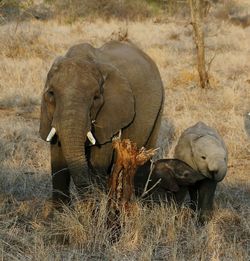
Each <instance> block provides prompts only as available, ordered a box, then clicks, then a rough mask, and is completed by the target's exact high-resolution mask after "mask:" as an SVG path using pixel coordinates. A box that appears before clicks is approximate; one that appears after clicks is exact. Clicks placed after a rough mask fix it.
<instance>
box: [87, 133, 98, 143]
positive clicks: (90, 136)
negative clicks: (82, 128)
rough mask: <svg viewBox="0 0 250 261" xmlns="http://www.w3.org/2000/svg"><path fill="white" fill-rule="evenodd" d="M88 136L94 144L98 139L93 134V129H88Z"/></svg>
mask: <svg viewBox="0 0 250 261" xmlns="http://www.w3.org/2000/svg"><path fill="white" fill-rule="evenodd" d="M87 137H88V139H89V141H90V142H91V143H92V144H93V145H95V143H96V140H95V138H94V136H93V134H92V133H91V131H88V133H87Z"/></svg>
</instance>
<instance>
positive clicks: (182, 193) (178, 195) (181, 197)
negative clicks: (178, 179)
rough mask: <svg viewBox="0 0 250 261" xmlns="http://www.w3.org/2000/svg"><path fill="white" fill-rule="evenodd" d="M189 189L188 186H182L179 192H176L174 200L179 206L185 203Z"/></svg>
mask: <svg viewBox="0 0 250 261" xmlns="http://www.w3.org/2000/svg"><path fill="white" fill-rule="evenodd" d="M187 192H188V189H187V187H180V190H179V191H178V192H174V193H173V194H174V201H175V202H176V204H177V205H178V206H180V205H181V204H183V202H184V200H185V198H186V195H187Z"/></svg>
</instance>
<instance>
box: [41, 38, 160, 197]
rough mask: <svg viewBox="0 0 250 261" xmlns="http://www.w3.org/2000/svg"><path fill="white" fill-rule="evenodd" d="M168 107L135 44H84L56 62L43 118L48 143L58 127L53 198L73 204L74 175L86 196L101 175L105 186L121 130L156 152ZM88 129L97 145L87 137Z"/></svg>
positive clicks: (151, 68) (155, 75)
mask: <svg viewBox="0 0 250 261" xmlns="http://www.w3.org/2000/svg"><path fill="white" fill-rule="evenodd" d="M163 103H164V90H163V85H162V81H161V78H160V74H159V71H158V69H157V67H156V65H155V63H154V62H153V61H152V60H151V59H150V58H149V57H148V56H147V55H146V54H145V53H143V52H142V51H141V50H140V49H138V48H137V47H136V46H135V45H133V44H132V43H128V42H126V43H121V42H116V41H111V42H108V43H106V44H105V45H103V46H102V47H100V48H94V47H92V46H91V45H89V44H79V45H75V46H72V47H71V48H70V49H69V50H68V52H67V53H66V55H65V56H63V57H59V58H57V59H56V60H55V62H54V64H53V65H52V67H51V69H50V71H49V72H48V76H47V80H46V84H45V88H44V92H43V94H42V103H41V118H40V135H41V137H42V138H43V139H44V140H46V137H47V136H48V134H49V132H50V130H51V127H54V128H55V129H56V135H55V136H54V137H53V139H52V140H51V168H52V175H53V178H52V182H53V195H52V196H53V199H54V200H55V201H58V200H59V201H63V202H67V201H69V200H70V193H69V184H70V178H71V177H72V179H73V182H74V184H75V185H76V188H77V189H78V191H79V193H80V194H81V195H82V194H83V193H84V191H85V188H86V187H88V186H89V185H90V184H92V181H96V178H97V177H98V176H100V180H101V181H103V183H104V184H105V182H106V178H105V177H106V175H107V173H108V171H109V168H110V166H111V165H112V157H113V149H112V145H111V143H112V138H113V137H114V136H115V135H117V133H118V132H119V130H122V138H129V139H131V140H132V141H133V142H136V143H137V145H138V147H142V146H145V147H147V148H155V144H156V141H157V136H158V131H159V126H160V121H161V114H162V110H163ZM89 131H92V133H93V135H94V137H95V138H96V141H97V144H96V145H94V146H93V145H91V143H90V142H89V141H88V140H87V138H86V135H87V133H88V132H89ZM55 173H56V174H55ZM102 174H103V175H104V176H101V175H102Z"/></svg>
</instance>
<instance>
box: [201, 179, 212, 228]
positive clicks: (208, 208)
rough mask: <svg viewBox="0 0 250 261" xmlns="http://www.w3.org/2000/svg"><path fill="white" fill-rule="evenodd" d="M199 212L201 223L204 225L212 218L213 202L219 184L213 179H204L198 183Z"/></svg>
mask: <svg viewBox="0 0 250 261" xmlns="http://www.w3.org/2000/svg"><path fill="white" fill-rule="evenodd" d="M198 184H199V185H198V206H197V208H198V211H199V222H200V223H204V222H206V221H207V220H208V218H209V217H210V216H211V213H212V210H213V201H214V194H215V189H216V186H217V182H216V181H214V180H211V179H204V180H201V181H199V183H198Z"/></svg>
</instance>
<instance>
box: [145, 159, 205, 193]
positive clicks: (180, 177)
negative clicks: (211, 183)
mask: <svg viewBox="0 0 250 261" xmlns="http://www.w3.org/2000/svg"><path fill="white" fill-rule="evenodd" d="M148 178H149V183H148V187H147V190H149V191H150V194H156V197H159V198H162V196H163V197H165V196H166V193H167V192H173V193H176V192H178V191H180V190H181V189H182V187H187V186H190V185H192V184H194V183H196V182H197V181H199V180H202V179H204V178H205V177H204V176H203V175H202V174H201V173H200V172H198V171H196V170H194V169H192V168H191V167H190V166H189V165H188V164H186V163H185V162H184V161H181V160H178V159H160V160H157V161H155V162H154V163H153V169H152V173H151V176H150V177H149V175H145V173H144V175H141V178H140V181H141V183H142V188H144V187H145V185H146V182H147V180H148ZM151 188H152V189H151ZM153 196H154V195H153Z"/></svg>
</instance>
